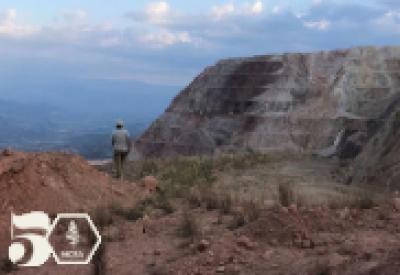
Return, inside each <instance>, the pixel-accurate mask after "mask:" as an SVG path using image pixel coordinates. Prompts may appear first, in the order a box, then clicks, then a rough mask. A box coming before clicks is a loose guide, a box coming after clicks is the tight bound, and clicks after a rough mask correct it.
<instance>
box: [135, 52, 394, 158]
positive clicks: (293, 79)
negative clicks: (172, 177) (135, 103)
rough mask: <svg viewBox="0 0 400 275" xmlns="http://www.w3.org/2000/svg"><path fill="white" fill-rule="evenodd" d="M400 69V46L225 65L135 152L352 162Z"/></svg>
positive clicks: (193, 89)
mask: <svg viewBox="0 0 400 275" xmlns="http://www.w3.org/2000/svg"><path fill="white" fill-rule="evenodd" d="M399 71H400V48H379V49H378V48H354V49H351V50H340V51H332V52H318V53H313V54H284V55H269V56H257V57H251V58H242V59H229V60H222V61H220V62H218V63H217V64H216V65H214V66H211V67H208V68H206V69H205V70H204V71H203V72H202V73H201V74H200V75H199V76H198V77H197V78H196V79H194V81H193V82H192V83H191V84H190V85H189V86H188V87H187V88H185V89H184V90H183V91H182V92H181V93H180V94H179V95H178V96H176V98H175V99H174V100H173V102H172V103H171V105H170V106H169V107H168V109H167V110H166V112H165V113H164V114H163V115H162V116H161V117H160V118H159V119H157V120H156V121H155V122H154V123H153V124H152V125H151V127H150V128H149V129H148V130H147V131H146V132H145V133H144V134H143V135H142V136H141V137H140V138H139V139H138V141H137V142H136V148H137V151H138V152H139V154H141V155H142V156H146V157H168V156H173V155H176V154H182V155H193V154H213V153H217V152H221V151H240V150H255V151H261V152H264V151H269V150H292V151H296V152H323V153H324V154H327V155H331V154H339V155H340V156H341V157H344V158H354V157H355V156H357V155H358V154H359V152H360V151H361V149H362V147H363V146H364V144H365V143H367V142H368V141H369V139H370V137H371V136H372V135H374V134H375V133H376V132H377V131H378V130H377V129H378V128H379V129H380V127H378V126H377V125H376V123H374V121H375V119H377V118H382V114H384V113H385V112H387V110H388V108H389V106H390V104H391V103H393V102H394V100H395V99H396V98H397V97H399V95H400V91H399V88H398V87H399V86H400V74H399ZM334 144H335V146H334V148H332V146H333V145H334ZM329 147H331V148H330V149H329ZM327 149H329V150H327Z"/></svg>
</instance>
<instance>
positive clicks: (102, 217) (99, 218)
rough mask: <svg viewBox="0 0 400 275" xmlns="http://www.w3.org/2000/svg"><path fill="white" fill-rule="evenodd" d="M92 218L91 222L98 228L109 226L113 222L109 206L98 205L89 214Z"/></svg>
mask: <svg viewBox="0 0 400 275" xmlns="http://www.w3.org/2000/svg"><path fill="white" fill-rule="evenodd" d="M91 217H92V218H93V222H94V223H95V224H96V226H98V227H99V228H100V229H102V228H104V227H106V226H109V225H111V224H112V223H113V217H112V213H111V209H110V208H109V207H105V206H100V207H97V208H96V209H95V210H94V211H93V214H92V215H91Z"/></svg>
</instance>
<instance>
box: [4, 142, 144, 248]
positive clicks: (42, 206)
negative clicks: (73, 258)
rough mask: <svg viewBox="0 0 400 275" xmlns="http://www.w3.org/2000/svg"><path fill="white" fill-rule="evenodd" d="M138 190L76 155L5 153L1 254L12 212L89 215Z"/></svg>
mask: <svg viewBox="0 0 400 275" xmlns="http://www.w3.org/2000/svg"><path fill="white" fill-rule="evenodd" d="M135 190H136V189H135V186H134V184H129V183H126V182H124V183H121V182H120V181H114V180H113V179H112V178H111V177H110V176H109V175H107V174H105V173H102V172H99V171H98V170H96V169H95V168H93V167H91V166H90V165H89V164H88V163H87V161H85V160H84V159H83V158H81V157H79V156H76V155H71V154H66V153H22V152H16V151H9V150H5V151H3V152H2V153H0V243H1V244H2V246H3V247H2V248H1V251H7V250H6V249H3V248H4V247H5V246H8V243H9V241H10V240H9V239H10V237H9V234H10V232H9V228H10V213H11V212H14V213H17V214H18V213H26V212H30V211H45V212H47V213H49V214H50V215H55V214H57V213H65V212H67V213H73V212H90V211H92V210H93V209H94V208H96V207H98V206H101V205H105V204H111V203H112V202H118V203H120V204H123V203H124V202H128V201H129V199H130V197H133V196H135ZM0 256H4V255H0Z"/></svg>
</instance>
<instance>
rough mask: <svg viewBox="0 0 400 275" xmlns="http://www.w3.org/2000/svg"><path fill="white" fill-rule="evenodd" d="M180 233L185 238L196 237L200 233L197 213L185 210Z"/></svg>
mask: <svg viewBox="0 0 400 275" xmlns="http://www.w3.org/2000/svg"><path fill="white" fill-rule="evenodd" d="M178 233H179V235H180V236H182V237H184V238H194V237H196V236H197V235H198V234H199V225H198V221H197V220H196V217H195V215H193V214H191V213H189V211H184V212H183V213H182V220H181V224H180V226H179V228H178Z"/></svg>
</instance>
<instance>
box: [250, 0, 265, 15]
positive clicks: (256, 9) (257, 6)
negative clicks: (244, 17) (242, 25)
mask: <svg viewBox="0 0 400 275" xmlns="http://www.w3.org/2000/svg"><path fill="white" fill-rule="evenodd" d="M250 11H251V13H253V14H260V13H262V12H263V3H262V2H261V1H256V2H255V3H254V4H253V5H252V6H251V9H250Z"/></svg>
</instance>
